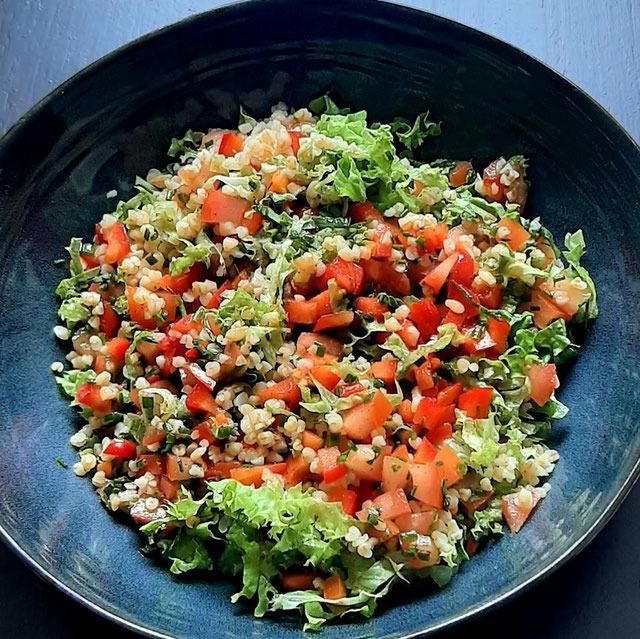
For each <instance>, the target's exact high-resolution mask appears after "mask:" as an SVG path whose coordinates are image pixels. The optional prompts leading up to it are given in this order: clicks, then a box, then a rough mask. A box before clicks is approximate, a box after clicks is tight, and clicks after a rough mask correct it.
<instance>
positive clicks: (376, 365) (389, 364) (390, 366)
mask: <svg viewBox="0 0 640 639" xmlns="http://www.w3.org/2000/svg"><path fill="white" fill-rule="evenodd" d="M397 370H398V360H396V359H383V360H381V361H379V362H373V363H372V364H371V375H372V377H374V378H375V379H379V380H380V381H381V382H383V383H384V385H385V386H386V387H387V390H389V391H391V390H393V388H394V387H395V380H396V371H397Z"/></svg>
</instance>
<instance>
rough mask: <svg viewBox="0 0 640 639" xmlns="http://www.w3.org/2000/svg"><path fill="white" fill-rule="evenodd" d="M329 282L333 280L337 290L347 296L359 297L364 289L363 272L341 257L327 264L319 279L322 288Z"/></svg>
mask: <svg viewBox="0 0 640 639" xmlns="http://www.w3.org/2000/svg"><path fill="white" fill-rule="evenodd" d="M329 280H335V282H336V284H337V285H338V287H339V288H341V289H343V290H344V291H346V292H347V294H349V295H360V293H362V289H363V288H364V270H363V268H362V267H361V266H360V265H358V264H355V263H354V262H347V261H346V260H343V259H342V258H341V257H336V258H335V259H334V260H333V261H332V262H331V263H330V264H327V268H326V270H325V272H324V273H323V274H322V277H321V278H320V281H321V286H322V288H326V287H327V285H328V284H329Z"/></svg>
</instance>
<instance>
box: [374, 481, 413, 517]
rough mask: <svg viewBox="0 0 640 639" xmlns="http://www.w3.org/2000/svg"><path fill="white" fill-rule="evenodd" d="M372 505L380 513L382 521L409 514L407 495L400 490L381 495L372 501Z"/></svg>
mask: <svg viewBox="0 0 640 639" xmlns="http://www.w3.org/2000/svg"><path fill="white" fill-rule="evenodd" d="M373 505H374V507H375V508H377V509H378V510H379V511H380V517H382V519H395V518H396V517H400V516H401V515H408V514H409V513H410V512H411V507H410V506H409V502H408V501H407V495H406V494H405V492H404V490H402V488H397V489H396V490H393V491H389V492H385V493H382V495H380V496H378V497H376V498H375V499H374V500H373Z"/></svg>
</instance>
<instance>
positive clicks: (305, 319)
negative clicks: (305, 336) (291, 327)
mask: <svg viewBox="0 0 640 639" xmlns="http://www.w3.org/2000/svg"><path fill="white" fill-rule="evenodd" d="M284 312H285V313H286V314H287V322H288V323H289V324H305V325H309V324H313V323H314V322H315V321H316V319H317V318H318V307H317V306H316V303H315V302H314V301H313V300H289V301H288V302H285V304H284Z"/></svg>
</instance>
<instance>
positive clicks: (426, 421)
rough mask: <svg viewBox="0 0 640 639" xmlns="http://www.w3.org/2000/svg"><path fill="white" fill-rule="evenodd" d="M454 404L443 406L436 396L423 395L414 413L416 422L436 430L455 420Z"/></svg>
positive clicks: (428, 428)
mask: <svg viewBox="0 0 640 639" xmlns="http://www.w3.org/2000/svg"><path fill="white" fill-rule="evenodd" d="M455 419H456V416H455V409H454V406H453V404H450V405H448V406H441V405H440V404H438V403H437V400H436V398H435V397H423V398H422V399H421V400H420V403H419V404H418V408H417V410H416V413H415V415H414V423H416V424H418V425H421V426H424V427H425V428H426V429H427V430H434V429H435V428H438V427H439V426H442V425H443V424H446V423H448V424H451V423H453V422H454V421H455Z"/></svg>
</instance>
